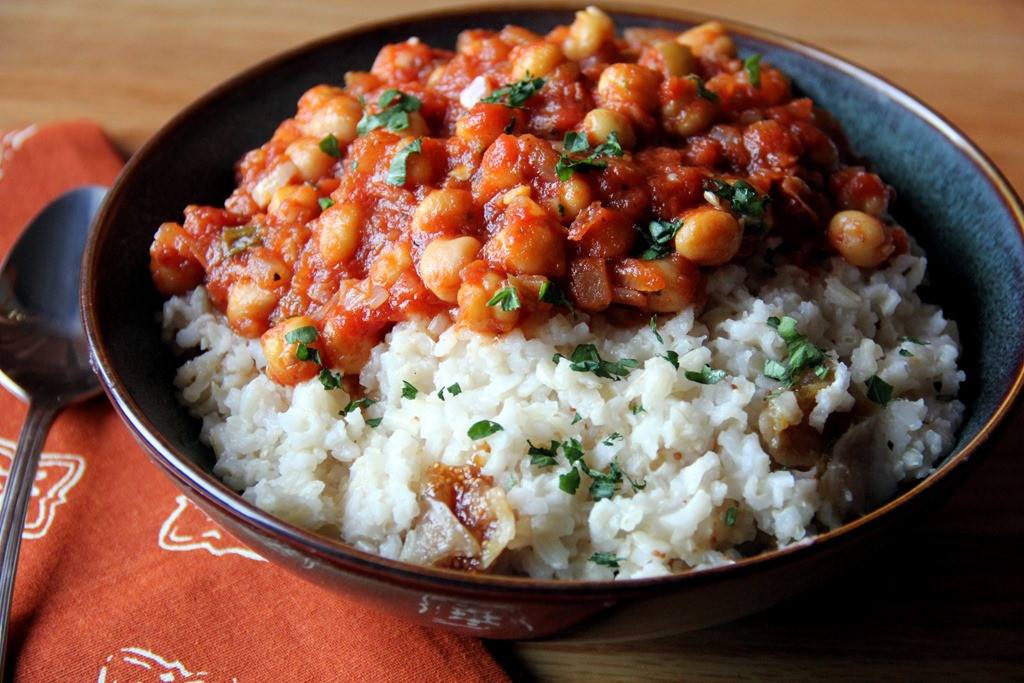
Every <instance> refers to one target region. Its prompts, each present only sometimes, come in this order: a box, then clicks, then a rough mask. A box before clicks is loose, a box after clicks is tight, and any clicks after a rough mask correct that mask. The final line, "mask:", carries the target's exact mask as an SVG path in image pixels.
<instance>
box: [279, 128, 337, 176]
mask: <svg viewBox="0 0 1024 683" xmlns="http://www.w3.org/2000/svg"><path fill="white" fill-rule="evenodd" d="M284 153H285V154H287V155H288V158H289V159H291V161H292V163H293V164H295V167H296V168H297V169H299V175H300V176H301V177H302V179H303V180H306V181H309V182H312V181H314V180H319V179H320V178H322V177H323V176H324V175H326V174H327V171H328V170H329V169H330V168H331V165H332V164H333V163H334V157H332V156H331V155H329V154H327V153H325V152H324V151H322V150H321V149H320V141H319V140H317V139H315V138H299V139H298V140H296V141H295V142H293V143H292V144H290V145H288V148H287V149H286V150H285V151H284Z"/></svg>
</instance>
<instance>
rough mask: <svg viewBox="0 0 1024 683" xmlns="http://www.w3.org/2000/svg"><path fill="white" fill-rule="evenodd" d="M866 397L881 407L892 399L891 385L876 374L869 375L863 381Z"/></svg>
mask: <svg viewBox="0 0 1024 683" xmlns="http://www.w3.org/2000/svg"><path fill="white" fill-rule="evenodd" d="M864 386H865V387H867V395H868V398H869V399H871V401H872V402H873V403H877V404H878V405H880V406H882V407H883V408H884V407H886V406H887V405H889V402H890V401H892V385H891V384H889V383H888V382H886V381H885V380H883V379H882V378H881V377H879V376H878V375H871V376H870V377H868V378H867V379H866V380H865V381H864Z"/></svg>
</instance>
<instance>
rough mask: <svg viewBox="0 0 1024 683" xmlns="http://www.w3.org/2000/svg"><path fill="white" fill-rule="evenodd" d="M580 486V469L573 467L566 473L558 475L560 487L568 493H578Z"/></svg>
mask: <svg viewBox="0 0 1024 683" xmlns="http://www.w3.org/2000/svg"><path fill="white" fill-rule="evenodd" d="M579 487H580V471H579V470H578V469H576V468H575V467H573V468H572V469H570V470H569V471H568V472H566V473H565V474H562V475H559V477H558V488H559V489H561V490H562V491H565V492H566V493H568V494H570V495H571V494H574V493H576V490H577V489H579Z"/></svg>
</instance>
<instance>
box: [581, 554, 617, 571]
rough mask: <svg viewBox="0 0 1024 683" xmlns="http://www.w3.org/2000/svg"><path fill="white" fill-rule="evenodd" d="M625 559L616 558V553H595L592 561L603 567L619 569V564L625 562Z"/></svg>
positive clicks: (591, 557)
mask: <svg viewBox="0 0 1024 683" xmlns="http://www.w3.org/2000/svg"><path fill="white" fill-rule="evenodd" d="M625 559H626V558H624V557H616V556H615V553H594V554H593V555H591V556H590V561H591V562H593V563H594V564H599V565H601V566H602V567H610V568H612V569H618V568H619V562H623V561H625Z"/></svg>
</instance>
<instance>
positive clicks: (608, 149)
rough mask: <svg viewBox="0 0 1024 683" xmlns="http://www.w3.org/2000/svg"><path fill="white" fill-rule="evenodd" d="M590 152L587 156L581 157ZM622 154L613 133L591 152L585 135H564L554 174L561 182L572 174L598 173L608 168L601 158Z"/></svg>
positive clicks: (571, 133)
mask: <svg viewBox="0 0 1024 683" xmlns="http://www.w3.org/2000/svg"><path fill="white" fill-rule="evenodd" d="M587 152H590V155H589V156H586V157H581V155H583V154H586V153H587ZM623 154H624V152H623V151H622V145H621V144H619V136H618V135H617V134H616V133H615V132H614V131H613V132H612V133H611V134H610V135H609V136H608V140H607V141H606V142H602V143H601V144H600V145H598V146H597V147H595V148H594V149H593V150H591V149H590V143H589V142H588V141H587V136H586V135H581V134H580V133H577V132H575V131H569V132H568V133H566V134H565V141H564V142H563V145H562V154H561V156H560V157H559V158H558V163H556V164H555V174H556V175H557V176H558V179H559V180H561V181H566V180H568V179H569V178H570V177H571V176H572V174H573V173H574V172H580V173H585V172H587V171H599V170H601V169H603V168H606V167H607V166H608V162H607V161H604V160H603V159H602V157H613V156H614V157H621V156H622V155H623Z"/></svg>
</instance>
